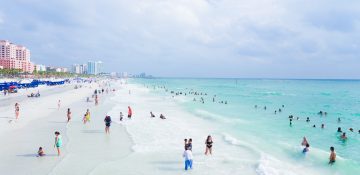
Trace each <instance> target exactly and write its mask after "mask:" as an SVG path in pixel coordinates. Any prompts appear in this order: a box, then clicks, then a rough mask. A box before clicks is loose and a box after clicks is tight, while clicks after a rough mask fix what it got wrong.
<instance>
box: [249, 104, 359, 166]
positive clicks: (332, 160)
mask: <svg viewBox="0 0 360 175" xmlns="http://www.w3.org/2000/svg"><path fill="white" fill-rule="evenodd" d="M254 107H255V108H256V109H257V108H258V105H255V106H254ZM281 107H282V108H284V107H285V106H284V105H282V106H281ZM282 108H279V109H278V110H275V112H274V113H275V114H277V113H280V112H282V111H283V110H282ZM263 109H264V110H266V109H267V107H266V106H264V107H263ZM317 114H318V115H320V116H327V115H328V113H327V112H325V111H320V112H318V113H317ZM288 118H289V122H290V126H292V124H293V123H292V122H293V120H294V116H293V115H290V116H289V117H288ZM296 120H300V117H296ZM305 121H306V122H307V123H309V122H310V117H306V120H305ZM337 121H338V123H340V122H341V119H340V118H338V120H337ZM312 127H313V128H316V125H315V124H314V125H313V126H312ZM321 128H322V129H324V128H325V124H324V123H322V124H321ZM349 131H350V132H354V129H353V128H349ZM337 132H338V133H341V135H340V136H339V138H340V139H341V140H342V141H346V140H347V139H348V137H347V136H346V133H345V132H343V131H342V130H341V127H338V129H337ZM358 132H359V134H360V130H359V131H358ZM301 145H302V146H304V148H303V150H302V152H303V153H307V152H309V149H310V144H309V143H308V141H307V139H306V137H304V138H303V141H302V143H301ZM335 160H336V152H335V148H334V147H333V146H331V147H330V157H329V164H333V163H335Z"/></svg>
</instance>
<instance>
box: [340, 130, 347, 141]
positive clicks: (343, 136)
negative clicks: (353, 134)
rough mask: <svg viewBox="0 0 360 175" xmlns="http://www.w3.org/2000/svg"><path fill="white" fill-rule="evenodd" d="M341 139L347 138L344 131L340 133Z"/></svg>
mask: <svg viewBox="0 0 360 175" xmlns="http://www.w3.org/2000/svg"><path fill="white" fill-rule="evenodd" d="M341 139H342V140H346V139H347V137H346V133H345V132H343V134H342V135H341Z"/></svg>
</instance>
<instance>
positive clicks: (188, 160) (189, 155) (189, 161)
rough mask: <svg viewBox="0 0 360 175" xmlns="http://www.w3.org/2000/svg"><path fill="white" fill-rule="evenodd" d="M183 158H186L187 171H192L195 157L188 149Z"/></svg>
mask: <svg viewBox="0 0 360 175" xmlns="http://www.w3.org/2000/svg"><path fill="white" fill-rule="evenodd" d="M185 149H186V150H185V151H184V154H183V157H184V158H185V170H188V169H189V168H190V169H192V163H193V155H192V152H191V151H190V150H189V148H188V147H186V148H185Z"/></svg>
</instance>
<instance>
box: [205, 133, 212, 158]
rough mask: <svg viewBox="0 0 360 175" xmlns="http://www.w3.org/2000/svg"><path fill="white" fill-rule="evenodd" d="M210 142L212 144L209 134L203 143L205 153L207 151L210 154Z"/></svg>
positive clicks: (206, 153)
mask: <svg viewBox="0 0 360 175" xmlns="http://www.w3.org/2000/svg"><path fill="white" fill-rule="evenodd" d="M212 144H213V141H212V137H211V136H210V135H209V136H208V137H207V138H206V141H205V145H206V148H205V155H208V153H210V155H212Z"/></svg>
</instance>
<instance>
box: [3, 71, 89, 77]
mask: <svg viewBox="0 0 360 175" xmlns="http://www.w3.org/2000/svg"><path fill="white" fill-rule="evenodd" d="M0 77H7V78H17V77H18V78H21V77H31V78H50V77H56V78H63V77H84V78H89V77H94V75H87V74H75V73H70V72H55V71H51V72H50V71H34V72H33V73H28V72H22V70H21V69H0Z"/></svg>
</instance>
